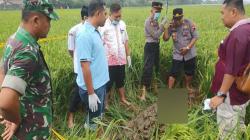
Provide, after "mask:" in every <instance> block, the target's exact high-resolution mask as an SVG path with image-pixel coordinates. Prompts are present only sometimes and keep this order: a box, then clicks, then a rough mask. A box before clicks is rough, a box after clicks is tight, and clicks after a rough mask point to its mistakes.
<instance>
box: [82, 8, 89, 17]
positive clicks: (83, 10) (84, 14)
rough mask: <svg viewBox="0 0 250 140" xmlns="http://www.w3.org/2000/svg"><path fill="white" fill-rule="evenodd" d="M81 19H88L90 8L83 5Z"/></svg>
mask: <svg viewBox="0 0 250 140" xmlns="http://www.w3.org/2000/svg"><path fill="white" fill-rule="evenodd" d="M81 17H82V19H84V17H88V7H87V6H85V5H83V6H82V10H81Z"/></svg>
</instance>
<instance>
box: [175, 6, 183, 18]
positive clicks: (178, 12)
mask: <svg viewBox="0 0 250 140" xmlns="http://www.w3.org/2000/svg"><path fill="white" fill-rule="evenodd" d="M182 16H183V9H182V8H175V9H174V10H173V17H174V18H178V17H182Z"/></svg>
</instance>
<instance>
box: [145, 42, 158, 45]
mask: <svg viewBox="0 0 250 140" xmlns="http://www.w3.org/2000/svg"><path fill="white" fill-rule="evenodd" d="M146 44H148V45H159V44H160V42H146Z"/></svg>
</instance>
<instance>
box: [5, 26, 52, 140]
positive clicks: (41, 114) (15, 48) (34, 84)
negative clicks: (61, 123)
mask: <svg viewBox="0 0 250 140" xmlns="http://www.w3.org/2000/svg"><path fill="white" fill-rule="evenodd" d="M2 62H3V68H4V73H5V78H4V81H3V83H2V88H10V89H13V90H15V91H17V92H18V93H19V94H20V99H19V101H20V113H21V124H20V127H19V129H18V130H17V132H16V133H15V136H16V137H17V138H18V139H48V137H49V135H50V131H49V126H50V125H51V123H52V99H51V94H52V89H51V88H52V87H51V79H50V74H49V69H48V67H47V64H46V62H45V60H44V57H43V54H42V52H41V50H40V46H39V45H38V43H37V41H36V40H35V39H34V38H33V37H32V36H31V35H30V33H28V32H27V31H26V30H24V29H23V28H21V27H19V29H18V30H17V32H16V33H15V34H14V35H12V36H11V37H10V38H9V40H8V42H7V44H6V46H5V52H4V55H3V61H2Z"/></svg>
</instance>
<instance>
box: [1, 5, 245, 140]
mask: <svg viewBox="0 0 250 140" xmlns="http://www.w3.org/2000/svg"><path fill="white" fill-rule="evenodd" d="M180 7H182V8H184V14H185V17H186V18H189V19H191V20H192V21H194V22H195V23H196V25H197V29H198V32H199V36H200V38H199V40H198V42H197V44H196V47H197V50H198V56H197V72H196V77H195V80H194V83H193V85H194V86H195V87H196V88H197V89H199V91H200V97H202V99H204V98H206V97H207V96H208V97H210V96H211V94H210V92H209V88H210V83H211V79H212V76H213V72H214V64H215V62H216V60H217V49H218V45H219V43H220V41H221V40H222V39H224V38H225V36H226V35H227V33H228V30H227V29H226V28H225V27H224V26H223V24H222V22H221V19H220V6H214V5H213V6H205V5H199V6H180ZM173 8H175V7H169V10H168V15H167V16H168V17H169V18H170V17H171V14H172V9H173ZM56 11H57V13H58V14H59V16H60V20H59V21H55V22H54V21H52V26H51V31H50V33H49V36H48V39H45V40H42V41H41V42H40V44H41V46H42V50H43V52H44V54H45V59H46V60H47V63H48V65H49V68H50V71H51V74H52V84H53V100H54V104H53V109H54V123H53V128H54V130H56V131H57V132H58V133H59V134H60V135H61V136H62V137H63V138H64V139H74V140H78V139H79V140H80V139H81V140H85V139H86V140H92V139H93V140H95V139H105V140H106V139H114V140H116V139H118V138H117V136H118V134H123V133H122V132H123V129H122V128H123V126H124V124H126V123H127V122H128V121H130V120H132V119H133V118H135V117H136V116H137V115H138V113H139V112H142V111H143V110H145V109H146V108H147V107H148V106H150V105H152V104H153V103H155V102H156V100H157V96H156V95H154V94H148V95H147V96H148V100H147V102H140V101H139V100H138V98H137V96H138V95H139V92H140V91H139V88H138V87H139V81H140V78H141V74H142V69H143V51H144V44H145V39H144V21H145V19H146V18H147V17H148V16H149V13H150V8H149V7H144V8H135V7H128V8H124V9H123V17H122V18H123V20H124V21H125V22H126V24H127V30H128V34H129V46H130V48H131V54H132V66H133V67H132V69H126V75H127V77H126V85H125V87H126V91H127V97H128V100H129V101H130V102H132V103H133V104H134V105H135V106H136V107H137V110H136V111H131V110H127V109H126V108H124V107H123V106H121V105H120V104H119V97H118V95H117V94H114V99H113V102H112V104H111V106H110V110H109V111H107V112H106V114H105V117H104V119H103V121H102V122H99V123H100V127H102V128H104V133H103V135H101V136H99V137H98V138H97V133H90V132H87V131H85V130H84V128H83V123H84V122H83V119H84V116H85V113H84V111H81V110H79V111H78V113H77V114H76V118H75V123H76V126H75V127H74V128H73V129H68V128H67V123H66V115H67V114H66V112H67V109H68V104H69V101H70V98H71V95H72V90H73V88H72V87H73V75H74V74H73V64H72V60H71V58H70V56H69V54H68V51H67V40H66V35H67V32H68V31H69V29H70V28H71V27H72V26H73V25H75V24H77V23H79V22H80V9H74V10H68V9H67V10H56ZM246 11H247V12H246V13H247V15H250V7H249V6H248V7H247V8H246ZM163 13H164V14H165V12H163ZM0 17H1V18H0V26H1V28H0V46H1V45H3V44H2V43H4V42H5V41H6V40H7V38H8V37H9V36H10V35H11V34H13V33H14V32H15V31H16V29H17V28H18V25H19V23H20V11H0ZM171 46H172V41H169V42H163V41H161V53H160V57H161V61H160V71H161V78H160V79H158V80H159V81H161V82H162V84H165V83H166V75H167V71H169V69H170V66H171V60H172V47H171ZM2 51H3V50H2V48H1V49H0V53H1V54H2ZM1 54H0V55H1ZM181 84H182V83H181V82H180V83H177V86H181ZM247 114H248V115H247V120H246V123H248V124H249V122H250V109H248V113H247ZM188 120H189V121H188V123H187V124H176V125H167V126H166V128H165V131H164V132H162V133H160V132H159V131H158V130H159V129H158V127H157V126H156V127H155V128H150V129H152V130H154V131H153V133H152V134H151V136H150V139H152V140H158V139H161V140H198V139H199V140H215V139H217V137H218V131H217V126H216V117H215V115H214V114H213V113H211V112H203V111H202V103H201V102H200V103H197V104H196V105H194V106H192V107H191V108H189V114H188ZM51 139H57V137H56V136H55V135H53V136H52V137H51ZM121 139H125V140H126V139H130V138H129V137H127V136H126V135H122V137H121ZM246 140H250V125H248V127H247V132H246Z"/></svg>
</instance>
